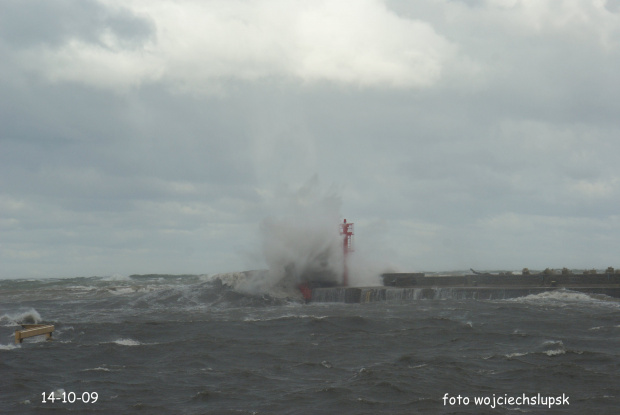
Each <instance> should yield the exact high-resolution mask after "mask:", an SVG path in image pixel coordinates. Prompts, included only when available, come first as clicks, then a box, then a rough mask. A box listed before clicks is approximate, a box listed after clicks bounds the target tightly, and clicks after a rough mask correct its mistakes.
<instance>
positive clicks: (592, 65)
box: [0, 0, 620, 278]
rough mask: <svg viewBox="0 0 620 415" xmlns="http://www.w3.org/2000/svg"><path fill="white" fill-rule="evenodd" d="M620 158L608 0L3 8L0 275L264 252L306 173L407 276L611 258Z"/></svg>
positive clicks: (251, 257) (188, 267)
mask: <svg viewBox="0 0 620 415" xmlns="http://www.w3.org/2000/svg"><path fill="white" fill-rule="evenodd" d="M619 156H620V0H548V1H545V0H451V1H449V0H443V1H441V0H416V1H396V0H395V1H382V0H351V1H338V0H329V1H328V0H325V1H320V0H263V1H249V0H248V1H246V0H200V1H199V0H178V1H163V0H99V1H95V0H55V1H48V0H3V1H1V2H0V278H16V277H45V276H50V277H51V276H93V275H101V276H103V275H112V274H121V275H129V274H132V273H199V274H200V273H209V274H211V273H216V272H225V271H241V270H244V269H256V268H263V267H265V263H264V261H262V260H261V258H260V255H258V254H257V252H260V247H259V246H258V245H260V242H259V241H260V236H259V228H260V224H261V222H262V221H263V220H264V219H265V218H266V217H269V216H273V215H275V214H276V213H274V212H278V209H279V208H280V207H281V205H282V204H284V203H285V202H283V200H285V199H286V198H287V197H291V195H292V196H295V195H297V196H299V194H300V193H301V192H305V191H307V190H308V189H310V192H311V193H312V194H313V195H314V196H312V197H315V198H319V199H321V198H322V197H324V196H325V195H328V198H329V197H331V196H333V195H336V196H337V197H338V198H340V202H339V210H340V212H339V213H340V218H345V217H346V218H347V219H348V220H349V221H350V222H355V226H356V235H355V238H356V239H355V243H356V247H358V248H359V249H358V252H362V253H366V254H367V255H370V256H373V257H374V258H375V259H376V260H377V261H379V262H381V263H384V264H386V265H389V266H390V267H392V268H393V269H396V270H400V271H439V270H452V269H469V268H470V267H473V268H475V269H476V268H479V269H507V270H520V269H521V268H523V267H529V268H530V269H544V268H546V267H550V268H561V267H563V266H567V267H574V268H583V267H587V268H592V267H597V268H606V267H607V266H614V267H620V257H619V255H618V254H619V248H620V216H619V215H620V212H619V209H620V159H619ZM300 189H301V190H300ZM317 195H318V196H317ZM329 195H331V196H329ZM332 199H333V198H332ZM332 199H330V200H332Z"/></svg>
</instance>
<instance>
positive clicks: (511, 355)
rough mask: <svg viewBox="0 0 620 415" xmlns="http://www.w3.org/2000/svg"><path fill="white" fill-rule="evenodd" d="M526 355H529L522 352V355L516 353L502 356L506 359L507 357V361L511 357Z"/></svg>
mask: <svg viewBox="0 0 620 415" xmlns="http://www.w3.org/2000/svg"><path fill="white" fill-rule="evenodd" d="M528 354H529V353H527V352H523V353H519V352H517V353H509V354H506V355H504V356H506V357H507V358H509V359H512V358H513V357H521V356H527V355H528Z"/></svg>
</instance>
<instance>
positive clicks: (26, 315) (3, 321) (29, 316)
mask: <svg viewBox="0 0 620 415" xmlns="http://www.w3.org/2000/svg"><path fill="white" fill-rule="evenodd" d="M41 321H42V319H41V315H40V314H39V312H38V311H37V310H35V309H34V308H31V309H29V310H26V311H21V312H17V313H15V314H3V315H1V316H0V326H19V325H20V324H39V323H40V322H41Z"/></svg>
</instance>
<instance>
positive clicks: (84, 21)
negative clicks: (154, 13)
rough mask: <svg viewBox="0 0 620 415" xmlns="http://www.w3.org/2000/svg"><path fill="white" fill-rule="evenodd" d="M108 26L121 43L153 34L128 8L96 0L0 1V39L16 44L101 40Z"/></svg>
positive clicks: (129, 44)
mask: <svg viewBox="0 0 620 415" xmlns="http://www.w3.org/2000/svg"><path fill="white" fill-rule="evenodd" d="M105 30H110V31H111V32H113V33H114V34H115V35H116V36H117V37H118V38H119V39H122V41H123V43H124V47H132V46H133V47H135V46H137V45H141V44H143V43H144V42H145V41H146V40H148V39H149V38H151V37H152V36H153V35H154V26H153V24H152V22H151V21H149V20H148V19H145V18H143V17H139V16H136V15H135V14H134V13H132V12H131V11H129V10H128V9H112V8H109V7H106V6H105V5H103V4H102V3H100V2H98V1H96V0H59V1H45V0H7V1H3V2H2V3H0V39H2V40H3V41H5V42H7V43H9V44H11V45H13V46H14V47H17V48H23V47H34V46H37V45H42V44H43V45H49V46H52V47H57V46H60V45H62V44H63V43H66V42H68V41H70V40H72V39H78V40H81V41H84V42H88V43H94V44H98V45H100V46H103V44H102V43H101V36H102V35H103V33H104V31H105Z"/></svg>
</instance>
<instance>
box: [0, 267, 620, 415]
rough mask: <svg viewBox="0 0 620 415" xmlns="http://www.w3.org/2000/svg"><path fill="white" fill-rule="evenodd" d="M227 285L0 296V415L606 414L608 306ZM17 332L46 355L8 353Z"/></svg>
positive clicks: (24, 283)
mask: <svg viewBox="0 0 620 415" xmlns="http://www.w3.org/2000/svg"><path fill="white" fill-rule="evenodd" d="M243 277H247V275H245V276H240V277H239V278H243ZM227 281H228V280H227V279H226V278H221V276H206V275H204V276H191V275H185V276H173V275H146V276H131V277H126V276H114V277H85V278H42V279H9V280H0V413H1V414H47V413H50V414H56V413H57V414H64V413H76V414H86V413H95V414H116V415H119V414H230V415H245V414H247V415H250V414H257V415H258V414H521V413H525V414H598V415H605V414H608V415H612V414H613V415H616V414H619V413H620V302H619V299H616V298H611V297H606V296H603V295H588V294H583V293H577V292H571V291H569V290H560V291H554V292H548V293H542V294H538V295H530V296H526V297H521V298H512V299H497V300H486V301H484V300H474V299H467V300H463V299H456V298H450V297H449V296H440V297H441V299H434V300H430V299H418V300H409V301H384V302H374V303H365V304H344V303H309V304H305V303H304V302H303V301H301V300H300V299H299V298H297V297H286V296H282V295H270V294H269V293H261V294H256V293H254V294H253V293H249V292H244V291H242V290H241V291H240V290H238V289H236V288H235V287H234V285H231V284H229V283H228V282H227ZM22 323H40V324H53V325H54V326H55V331H54V332H53V340H52V341H46V339H45V336H36V337H32V338H28V339H25V340H24V341H23V342H22V343H21V344H15V342H14V337H15V336H14V332H15V330H19V329H21V326H20V324H22Z"/></svg>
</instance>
